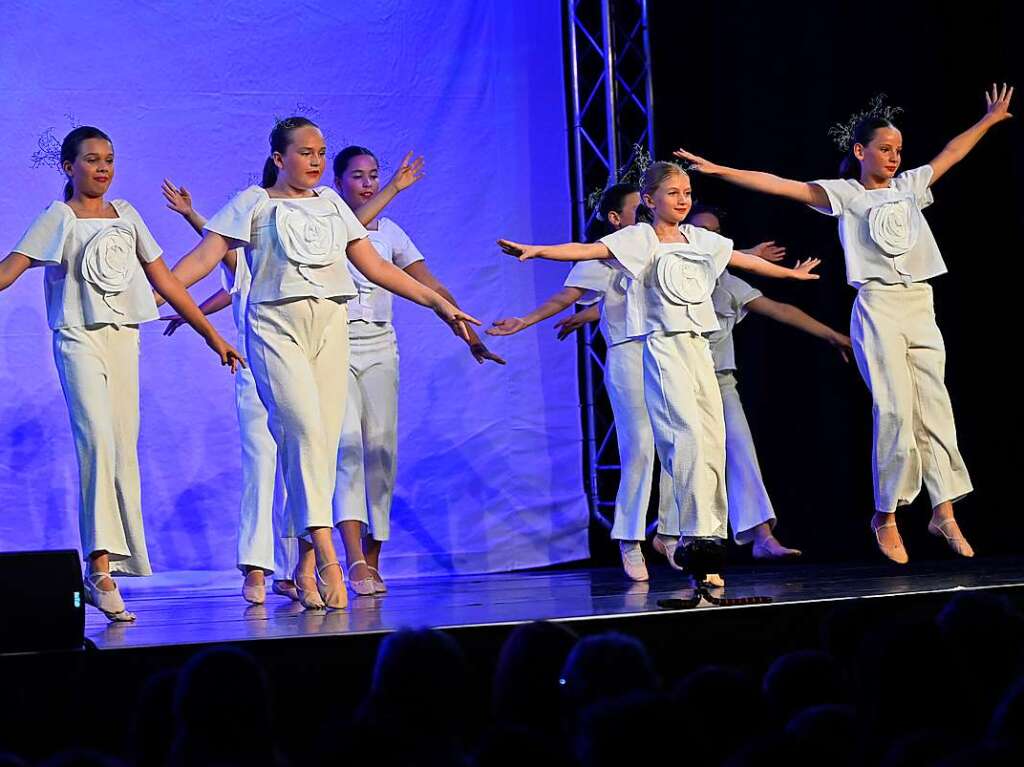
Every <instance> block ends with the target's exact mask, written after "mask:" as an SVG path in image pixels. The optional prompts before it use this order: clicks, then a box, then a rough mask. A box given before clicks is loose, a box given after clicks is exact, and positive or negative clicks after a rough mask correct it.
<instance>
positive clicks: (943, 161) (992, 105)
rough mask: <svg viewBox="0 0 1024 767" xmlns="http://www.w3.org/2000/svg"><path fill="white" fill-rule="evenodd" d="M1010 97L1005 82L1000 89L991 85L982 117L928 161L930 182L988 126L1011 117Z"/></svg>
mask: <svg viewBox="0 0 1024 767" xmlns="http://www.w3.org/2000/svg"><path fill="white" fill-rule="evenodd" d="M1011 98H1013V88H1009V89H1008V88H1007V85H1006V83H1003V87H1002V90H999V89H997V88H996V86H995V84H993V85H992V91H991V92H990V93H986V94H985V102H986V104H987V109H986V110H985V115H984V117H982V118H981V119H980V120H978V122H976V123H974V125H972V126H971V127H970V128H968V129H967V130H965V131H964V132H963V133H961V134H960V135H959V136H957V137H956V138H954V139H953V140H952V141H950V142H949V143H948V144H946V146H945V148H944V149H943V150H942V151H941V152H939V154H938V155H937V156H936V157H935V159H934V160H932V161H931V162H930V163H929V165H931V166H932V180H931V184H934V183H935V182H936V181H938V180H939V179H940V178H942V176H944V175H945V174H946V171H948V170H949V169H950V168H952V167H953V166H954V165H956V164H957V163H958V162H960V161H961V160H962V159H964V157H966V156H967V153H968V152H970V151H971V150H972V149H974V147H975V145H976V144H977V143H978V142H979V141H981V137H982V136H984V135H985V134H986V133H988V130H989V128H991V127H992V126H993V125H997V124H999V123H1001V122H1003V120H1009V119H1010V118H1011V117H1013V115H1011V114H1010V111H1009V110H1010V99H1011ZM931 184H929V186H930V185H931Z"/></svg>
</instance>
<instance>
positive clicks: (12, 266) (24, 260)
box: [0, 253, 32, 290]
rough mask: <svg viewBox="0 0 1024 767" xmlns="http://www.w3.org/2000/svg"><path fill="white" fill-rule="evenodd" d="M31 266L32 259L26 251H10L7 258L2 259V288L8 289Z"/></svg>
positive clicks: (0, 287) (0, 280)
mask: <svg viewBox="0 0 1024 767" xmlns="http://www.w3.org/2000/svg"><path fill="white" fill-rule="evenodd" d="M30 266H32V259H31V258H29V257H28V256H26V255H25V254H24V253H8V254H7V258H5V259H4V260H3V261H0V290H7V288H9V287H10V286H11V285H13V284H14V281H15V280H16V279H18V278H19V277H20V276H21V275H23V274H24V273H25V271H26V270H27V269H28V268H29V267H30Z"/></svg>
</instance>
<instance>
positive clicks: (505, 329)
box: [487, 317, 529, 336]
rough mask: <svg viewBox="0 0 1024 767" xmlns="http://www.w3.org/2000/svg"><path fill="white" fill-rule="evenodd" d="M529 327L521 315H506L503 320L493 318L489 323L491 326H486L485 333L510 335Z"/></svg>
mask: <svg viewBox="0 0 1024 767" xmlns="http://www.w3.org/2000/svg"><path fill="white" fill-rule="evenodd" d="M527 327H529V326H528V325H527V324H526V320H524V319H523V318H522V317H507V318H506V319H503V320H495V321H494V322H492V323H491V327H489V328H487V335H489V336H511V335H515V334H516V333H518V332H519V331H520V330H526V328H527Z"/></svg>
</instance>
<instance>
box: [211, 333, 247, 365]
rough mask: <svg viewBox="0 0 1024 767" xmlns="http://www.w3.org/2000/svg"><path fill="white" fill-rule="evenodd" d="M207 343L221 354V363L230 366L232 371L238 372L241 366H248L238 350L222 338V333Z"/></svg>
mask: <svg viewBox="0 0 1024 767" xmlns="http://www.w3.org/2000/svg"><path fill="white" fill-rule="evenodd" d="M206 343H207V344H208V345H209V347H210V348H211V349H213V350H214V351H215V352H216V353H217V354H218V355H219V356H220V364H221V365H227V366H228V367H230V368H231V372H232V373H234V372H236V371H237V370H238V368H239V367H243V368H244V367H247V365H246V364H245V360H244V359H243V358H242V355H241V354H239V353H238V350H237V349H236V348H235V347H234V346H232V345H231V344H229V343H228V342H227V341H225V340H224V339H223V338H221V337H220V334H216V336H215V337H214V339H213V340H212V341H207V342H206Z"/></svg>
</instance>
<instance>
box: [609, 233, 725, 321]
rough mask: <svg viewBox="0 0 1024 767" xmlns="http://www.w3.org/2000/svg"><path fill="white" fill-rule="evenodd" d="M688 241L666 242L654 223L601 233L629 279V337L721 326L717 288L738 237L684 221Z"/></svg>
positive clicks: (627, 299)
mask: <svg viewBox="0 0 1024 767" xmlns="http://www.w3.org/2000/svg"><path fill="white" fill-rule="evenodd" d="M679 231H680V232H681V233H682V234H683V236H684V237H685V238H686V239H687V242H685V243H684V242H660V241H659V240H658V237H657V235H656V234H655V233H654V228H653V227H652V226H650V225H649V224H634V225H633V226H627V227H625V228H623V229H620V230H619V231H617V232H614V233H612V234H609V235H608V236H606V237H602V238H601V240H600V241H601V242H602V243H604V245H605V246H607V248H608V250H610V251H611V253H612V256H613V257H614V259H615V262H616V263H617V265H618V266H619V267H620V268H621V269H622V270H623V271H624V272H625V273H626V275H627V276H628V277H629V279H628V281H627V283H626V336H627V337H628V338H641V337H644V336H647V335H649V334H650V333H653V332H663V333H685V332H689V333H698V334H704V333H710V332H711V331H713V330H718V319H717V317H716V316H715V307H714V305H713V304H712V302H711V293H712V291H713V290H714V288H715V282H716V281H717V280H718V277H719V275H721V273H722V272H723V271H725V267H726V266H728V264H729V259H730V258H731V257H732V253H733V243H732V240H729V239H726V238H725V237H722V236H721V235H718V234H715V233H714V232H709V231H707V230H706V229H700V228H698V227H695V226H691V225H690V224H682V225H681V226H680V227H679Z"/></svg>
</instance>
